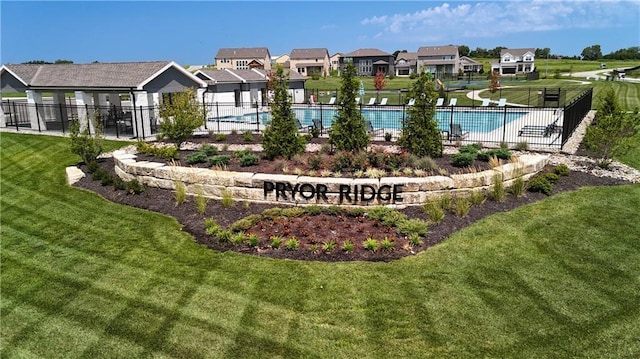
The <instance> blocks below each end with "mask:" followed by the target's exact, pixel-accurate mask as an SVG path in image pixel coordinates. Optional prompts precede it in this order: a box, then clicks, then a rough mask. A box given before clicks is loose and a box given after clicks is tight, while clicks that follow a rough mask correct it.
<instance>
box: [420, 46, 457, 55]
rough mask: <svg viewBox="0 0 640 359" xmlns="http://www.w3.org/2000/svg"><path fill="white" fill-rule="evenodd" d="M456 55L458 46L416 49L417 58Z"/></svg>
mask: <svg viewBox="0 0 640 359" xmlns="http://www.w3.org/2000/svg"><path fill="white" fill-rule="evenodd" d="M457 53H458V46H453V45H446V46H423V47H420V48H419V49H418V56H441V55H455V54H457Z"/></svg>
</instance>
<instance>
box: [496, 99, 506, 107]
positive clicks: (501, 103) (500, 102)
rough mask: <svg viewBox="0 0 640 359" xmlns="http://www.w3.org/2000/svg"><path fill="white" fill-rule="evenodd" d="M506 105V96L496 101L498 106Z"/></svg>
mask: <svg viewBox="0 0 640 359" xmlns="http://www.w3.org/2000/svg"><path fill="white" fill-rule="evenodd" d="M506 105H507V99H506V98H501V99H500V100H499V101H498V107H505V106H506Z"/></svg>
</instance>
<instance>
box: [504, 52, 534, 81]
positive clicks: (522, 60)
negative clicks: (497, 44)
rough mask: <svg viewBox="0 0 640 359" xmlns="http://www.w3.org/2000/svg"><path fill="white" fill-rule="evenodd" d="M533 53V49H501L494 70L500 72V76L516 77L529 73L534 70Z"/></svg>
mask: <svg viewBox="0 0 640 359" xmlns="http://www.w3.org/2000/svg"><path fill="white" fill-rule="evenodd" d="M535 53H536V50H535V49H533V48H525V49H502V51H500V59H499V60H498V64H497V66H495V65H494V69H497V70H498V71H500V75H516V74H523V73H530V72H533V71H534V70H535V68H536V67H535V62H534V60H535Z"/></svg>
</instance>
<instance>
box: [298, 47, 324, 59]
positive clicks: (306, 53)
mask: <svg viewBox="0 0 640 359" xmlns="http://www.w3.org/2000/svg"><path fill="white" fill-rule="evenodd" d="M325 56H327V57H329V51H328V50H327V49H326V48H316V49H293V50H291V55H289V59H291V60H303V59H320V58H323V57H325Z"/></svg>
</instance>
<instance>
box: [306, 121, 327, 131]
mask: <svg viewBox="0 0 640 359" xmlns="http://www.w3.org/2000/svg"><path fill="white" fill-rule="evenodd" d="M312 129H317V130H318V132H319V133H320V134H322V132H323V131H325V130H327V129H326V128H325V127H324V125H323V124H322V121H320V119H319V118H314V119H313V126H309V130H312Z"/></svg>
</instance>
